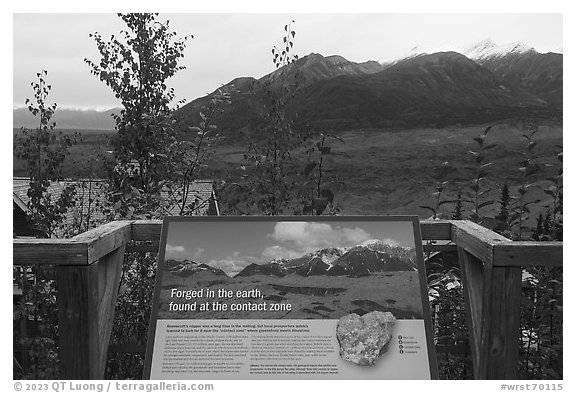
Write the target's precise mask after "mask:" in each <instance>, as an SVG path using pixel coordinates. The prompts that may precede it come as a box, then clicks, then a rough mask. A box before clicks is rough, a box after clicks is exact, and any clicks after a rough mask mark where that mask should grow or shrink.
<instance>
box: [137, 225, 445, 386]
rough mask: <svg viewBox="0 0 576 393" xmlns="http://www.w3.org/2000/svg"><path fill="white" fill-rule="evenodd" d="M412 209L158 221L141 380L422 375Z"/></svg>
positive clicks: (420, 275) (418, 263)
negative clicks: (401, 213) (405, 212)
mask: <svg viewBox="0 0 576 393" xmlns="http://www.w3.org/2000/svg"><path fill="white" fill-rule="evenodd" d="M436 374H437V369H436V361H435V354H434V346H433V342H432V332H431V321H430V315H429V305H428V294H427V288H426V272H425V269H424V262H423V255H422V240H421V235H420V227H419V221H418V218H417V217H394V216H389V217H367V216H362V217H335V216H330V217H302V216H298V217H173V218H167V219H165V220H164V225H163V227H162V241H161V245H160V252H159V256H158V270H157V276H156V286H155V292H154V303H153V307H152V316H151V325H150V329H149V339H148V348H147V351H146V364H145V377H147V378H151V379H180V380H182V379H429V378H436Z"/></svg>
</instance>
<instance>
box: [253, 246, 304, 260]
mask: <svg viewBox="0 0 576 393" xmlns="http://www.w3.org/2000/svg"><path fill="white" fill-rule="evenodd" d="M301 256H302V253H301V252H298V251H295V250H290V249H288V248H286V247H282V246H270V247H266V248H265V249H264V250H263V251H262V258H263V259H264V260H267V261H269V260H272V259H282V258H283V259H289V258H297V257H301Z"/></svg>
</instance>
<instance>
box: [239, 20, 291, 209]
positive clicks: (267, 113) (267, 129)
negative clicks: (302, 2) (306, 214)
mask: <svg viewBox="0 0 576 393" xmlns="http://www.w3.org/2000/svg"><path fill="white" fill-rule="evenodd" d="M293 23H294V21H292V22H291V23H289V24H287V25H285V26H284V31H285V35H284V37H283V46H282V47H281V48H282V49H278V47H276V46H274V47H273V48H272V62H273V63H274V65H275V66H276V68H278V71H276V74H275V77H274V78H273V79H270V80H269V81H267V82H266V85H265V90H266V97H265V102H264V103H263V108H264V114H263V124H264V125H263V126H261V127H260V128H259V129H258V130H256V132H255V133H254V134H253V135H252V138H251V141H250V143H249V145H248V151H247V153H246V154H245V155H244V159H245V160H246V162H247V165H244V166H242V167H241V168H242V170H243V171H245V172H246V178H247V183H246V184H245V185H243V186H242V191H243V192H244V193H245V194H247V196H248V202H247V203H248V205H255V206H256V207H257V208H258V211H259V212H260V213H261V214H265V215H278V214H282V213H284V212H285V211H286V209H287V208H288V207H289V204H290V202H291V201H292V200H293V196H294V195H293V194H294V191H295V186H296V182H295V180H294V177H293V176H292V173H291V165H290V163H291V152H292V150H293V149H294V148H296V147H297V146H299V145H300V143H301V138H300V136H299V135H298V134H297V133H296V132H295V131H294V130H293V129H292V122H291V121H290V119H289V118H288V116H287V114H286V110H285V109H286V106H287V104H288V101H289V100H290V99H291V98H293V94H294V91H295V89H296V88H297V85H296V84H294V83H291V81H288V80H287V79H286V77H285V76H286V74H285V72H286V68H287V66H288V65H289V64H291V63H292V62H294V61H296V60H297V59H298V56H297V55H295V54H293V49H292V48H293V46H294V37H295V36H296V32H295V31H294V29H293V27H292V24H293Z"/></svg>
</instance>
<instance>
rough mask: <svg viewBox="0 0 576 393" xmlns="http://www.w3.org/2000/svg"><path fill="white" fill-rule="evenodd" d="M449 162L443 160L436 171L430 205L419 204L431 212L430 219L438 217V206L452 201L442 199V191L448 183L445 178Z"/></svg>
mask: <svg viewBox="0 0 576 393" xmlns="http://www.w3.org/2000/svg"><path fill="white" fill-rule="evenodd" d="M448 168H449V163H448V161H444V162H443V163H442V166H441V167H440V171H439V172H438V176H437V178H438V179H437V181H436V185H435V186H434V189H435V191H434V192H433V193H432V197H433V198H434V199H433V201H434V202H433V204H432V205H421V206H420V208H422V209H425V210H428V211H430V212H431V213H432V219H434V220H435V219H437V218H439V215H440V207H441V206H442V205H445V204H447V203H454V201H452V200H447V199H443V197H444V191H445V189H446V186H447V185H448V183H449V181H448V180H445V179H446V174H447V173H448Z"/></svg>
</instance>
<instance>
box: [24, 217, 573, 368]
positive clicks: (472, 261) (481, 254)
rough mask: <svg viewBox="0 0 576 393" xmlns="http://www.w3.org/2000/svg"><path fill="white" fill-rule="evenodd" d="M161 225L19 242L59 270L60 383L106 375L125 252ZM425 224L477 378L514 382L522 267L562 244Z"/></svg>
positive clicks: (556, 262) (449, 223)
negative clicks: (453, 270)
mask: <svg viewBox="0 0 576 393" xmlns="http://www.w3.org/2000/svg"><path fill="white" fill-rule="evenodd" d="M161 227H162V222H161V221H115V222H111V223H108V224H105V225H102V226H100V227H98V228H95V229H93V230H91V231H89V232H86V233H83V234H81V235H78V236H76V237H73V238H71V239H66V240H60V239H14V242H13V245H14V249H13V260H14V262H13V263H14V265H35V264H50V265H55V266H56V288H57V291H58V319H59V334H60V337H63V338H65V339H62V340H60V348H59V351H60V354H59V355H60V378H62V379H102V378H103V377H104V370H105V364H106V354H107V351H108V344H109V341H110V332H111V329H112V322H113V317H114V308H115V305H116V297H117V289H118V284H119V280H120V276H121V269H122V261H123V257H124V253H125V252H128V251H130V252H131V251H142V252H145V251H152V252H153V251H157V250H158V244H159V240H160V231H161ZM420 227H421V231H422V239H423V241H424V251H425V252H433V251H442V252H454V253H457V254H458V260H459V264H460V269H461V272H462V281H463V285H464V292H465V302H466V310H467V317H468V327H469V331H470V345H471V348H470V349H471V355H472V364H473V371H474V377H475V378H476V379H515V378H516V377H517V365H518V354H519V346H518V342H519V327H520V298H521V280H522V267H526V266H533V265H538V266H562V242H512V241H510V240H508V239H507V238H505V237H503V236H500V235H498V234H497V233H494V232H492V231H490V230H488V229H486V228H484V227H482V226H480V225H478V224H475V223H472V222H469V221H455V220H446V221H437V220H434V221H421V222H420ZM135 242H136V243H141V242H147V244H134V243H135Z"/></svg>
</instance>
